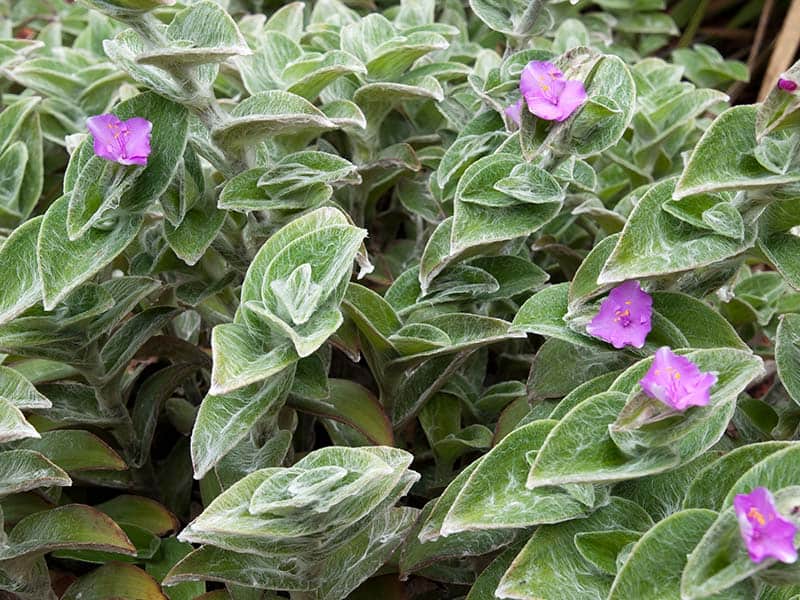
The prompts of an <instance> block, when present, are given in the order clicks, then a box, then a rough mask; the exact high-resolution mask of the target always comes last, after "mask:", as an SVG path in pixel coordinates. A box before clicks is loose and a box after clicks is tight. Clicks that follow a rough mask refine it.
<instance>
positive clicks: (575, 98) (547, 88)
mask: <svg viewBox="0 0 800 600" xmlns="http://www.w3.org/2000/svg"><path fill="white" fill-rule="evenodd" d="M519 89H520V91H521V92H522V97H523V99H524V100H525V104H526V105H527V106H528V110H529V111H530V112H531V113H533V114H534V115H536V116H537V117H539V118H540V119H544V120H546V121H559V122H561V121H565V120H566V119H568V118H569V117H570V115H572V113H574V112H575V111H576V110H577V109H578V108H579V107H580V106H581V105H582V104H583V103H584V102H586V89H584V87H583V82H582V81H579V80H577V79H565V78H564V74H563V73H562V72H561V71H560V70H559V69H558V67H556V66H555V65H554V64H553V63H551V62H547V61H538V60H534V61H531V62H529V63H528V65H527V66H526V67H525V69H524V70H523V71H522V76H521V77H520V81H519Z"/></svg>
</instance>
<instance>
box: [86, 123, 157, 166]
mask: <svg viewBox="0 0 800 600" xmlns="http://www.w3.org/2000/svg"><path fill="white" fill-rule="evenodd" d="M86 126H87V127H88V128H89V131H90V132H91V134H92V136H93V137H94V153H95V154H96V155H97V156H99V157H100V158H105V159H106V160H112V161H114V162H118V163H119V164H121V165H146V164H147V157H148V156H149V155H150V132H151V131H152V129H153V124H152V123H151V122H150V121H148V120H147V119H143V118H142V117H133V118H132V119H128V120H127V121H120V120H119V119H118V118H117V117H116V116H115V115H112V114H107V115H98V116H96V117H89V118H88V119H86Z"/></svg>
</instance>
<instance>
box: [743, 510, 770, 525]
mask: <svg viewBox="0 0 800 600" xmlns="http://www.w3.org/2000/svg"><path fill="white" fill-rule="evenodd" d="M747 517H748V518H749V519H755V520H756V521H758V524H759V525H766V523H767V520H766V519H765V518H764V515H762V514H761V513H760V512H759V510H758V509H757V508H756V507H755V506H753V507H752V508H751V509H750V511H749V512H748V513H747Z"/></svg>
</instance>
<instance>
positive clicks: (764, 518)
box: [733, 487, 797, 563]
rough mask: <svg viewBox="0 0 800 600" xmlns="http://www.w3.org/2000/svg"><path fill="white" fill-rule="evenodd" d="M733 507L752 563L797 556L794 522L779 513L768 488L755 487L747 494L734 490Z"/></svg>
mask: <svg viewBox="0 0 800 600" xmlns="http://www.w3.org/2000/svg"><path fill="white" fill-rule="evenodd" d="M733 507H734V510H735V511H736V518H737V519H738V520H739V531H740V532H741V534H742V539H743V540H744V543H745V546H747V554H748V555H750V560H752V561H753V562H754V563H760V562H761V561H762V560H764V559H765V558H775V559H777V560H779V561H781V562H784V563H793V562H795V561H796V560H797V549H796V548H795V546H794V536H795V534H796V533H797V526H796V525H795V524H794V523H792V522H791V521H789V520H788V519H785V518H783V517H782V516H781V515H780V513H779V512H778V509H777V508H776V507H775V500H774V498H773V497H772V494H771V493H770V491H769V490H768V489H767V488H763V487H757V488H755V489H754V490H753V491H752V492H750V493H749V494H737V495H736V497H735V498H734V499H733Z"/></svg>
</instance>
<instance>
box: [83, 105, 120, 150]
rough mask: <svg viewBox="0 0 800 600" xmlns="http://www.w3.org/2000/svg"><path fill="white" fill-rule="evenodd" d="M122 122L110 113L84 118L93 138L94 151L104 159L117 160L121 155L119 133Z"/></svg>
mask: <svg viewBox="0 0 800 600" xmlns="http://www.w3.org/2000/svg"><path fill="white" fill-rule="evenodd" d="M121 126H122V122H121V121H120V120H119V119H118V118H117V117H116V116H115V115H112V114H105V115H98V116H95V117H89V118H88V119H86V127H87V128H88V129H89V133H91V134H92V137H93V138H94V153H95V154H96V155H97V156H99V157H100V158H105V159H106V160H113V161H116V160H118V159H119V158H120V157H121V155H122V148H121V146H120V143H119V138H118V137H115V135H119V133H120V127H121Z"/></svg>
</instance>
